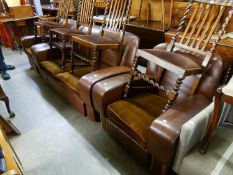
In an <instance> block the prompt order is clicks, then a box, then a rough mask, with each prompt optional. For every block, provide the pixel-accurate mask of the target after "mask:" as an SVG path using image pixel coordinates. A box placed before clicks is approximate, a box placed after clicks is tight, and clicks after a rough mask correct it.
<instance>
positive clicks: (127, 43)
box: [100, 30, 139, 68]
mask: <svg viewBox="0 0 233 175" xmlns="http://www.w3.org/2000/svg"><path fill="white" fill-rule="evenodd" d="M105 36H107V37H109V38H111V39H115V40H117V39H118V38H119V37H120V33H112V32H108V31H107V30H106V31H105ZM138 46H139V38H138V37H137V36H136V35H134V34H132V33H128V32H126V33H125V38H124V43H123V46H122V54H121V65H124V66H128V67H131V66H132V65H133V60H134V58H135V54H136V51H137V48H138ZM118 53H119V50H104V51H102V53H101V56H100V68H103V67H109V66H116V64H117V62H116V60H117V56H118Z"/></svg>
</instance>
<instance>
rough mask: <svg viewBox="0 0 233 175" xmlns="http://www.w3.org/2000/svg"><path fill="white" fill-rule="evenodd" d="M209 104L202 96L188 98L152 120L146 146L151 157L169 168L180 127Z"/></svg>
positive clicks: (208, 100) (209, 101)
mask: <svg viewBox="0 0 233 175" xmlns="http://www.w3.org/2000/svg"><path fill="white" fill-rule="evenodd" d="M209 88H210V87H209ZM210 103H211V100H210V99H208V98H206V97H204V96H202V95H195V96H192V97H188V98H186V99H185V100H184V101H183V102H181V103H179V104H177V105H175V106H174V107H173V108H172V109H170V110H168V111H167V112H165V113H163V114H162V115H160V116H159V117H158V118H157V119H156V120H154V121H153V123H152V124H151V126H150V131H149V133H148V144H147V149H148V150H149V152H150V153H151V154H152V155H153V157H154V158H155V159H157V160H159V161H160V162H161V163H164V164H166V165H168V166H171V165H172V162H173V158H174V154H175V150H176V143H177V138H178V137H179V133H180V129H181V127H182V125H183V124H184V123H185V122H186V121H188V120H189V119H191V118H192V117H194V116H195V115H196V114H197V113H199V112H200V111H201V110H202V109H204V108H205V107H206V106H208V105H209V104H210Z"/></svg>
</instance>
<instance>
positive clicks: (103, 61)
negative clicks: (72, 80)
mask: <svg viewBox="0 0 233 175" xmlns="http://www.w3.org/2000/svg"><path fill="white" fill-rule="evenodd" d="M110 34H111V35H112V36H111V37H115V38H118V37H119V36H117V35H116V34H114V35H113V34H112V33H111V32H110V33H108V32H107V31H106V32H105V35H106V36H108V35H110ZM138 46H139V38H138V37H137V36H135V35H133V34H131V33H128V32H126V34H125V39H124V44H123V53H122V61H121V66H114V64H115V62H114V58H116V56H117V51H115V50H104V51H103V52H102V54H101V57H100V68H101V69H100V70H97V71H95V72H94V73H93V74H90V75H86V76H83V77H82V78H81V80H80V86H81V87H82V88H81V91H82V93H81V97H80V98H81V99H82V100H83V101H84V102H85V103H86V104H88V105H90V104H91V96H90V93H89V92H90V89H91V88H92V87H93V86H94V84H95V83H97V82H98V81H101V80H104V79H107V78H109V77H112V76H116V75H120V74H125V73H129V72H130V67H131V66H132V65H133V61H134V58H135V54H136V51H137V48H138ZM109 66H114V67H109ZM106 67H107V68H106ZM92 75H95V76H93V77H92ZM90 77H91V78H90Z"/></svg>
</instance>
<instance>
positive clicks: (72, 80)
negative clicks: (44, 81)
mask: <svg viewBox="0 0 233 175" xmlns="http://www.w3.org/2000/svg"><path fill="white" fill-rule="evenodd" d="M91 70H92V69H91V67H89V66H87V67H83V68H79V69H77V68H76V70H75V71H74V73H73V74H72V73H70V72H64V73H60V74H57V75H56V78H57V79H59V80H60V81H61V82H62V83H63V84H64V85H65V86H66V87H68V88H69V89H71V90H72V91H74V92H75V93H77V94H78V95H79V93H80V91H79V85H78V84H79V80H80V78H81V77H82V76H84V75H86V74H88V73H90V72H91Z"/></svg>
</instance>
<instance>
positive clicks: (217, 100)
mask: <svg viewBox="0 0 233 175" xmlns="http://www.w3.org/2000/svg"><path fill="white" fill-rule="evenodd" d="M221 98H222V91H221V89H218V90H217V94H216V95H215V99H214V111H213V114H212V116H211V120H210V125H209V127H208V131H207V133H206V136H205V138H204V139H203V142H202V144H201V146H200V149H199V152H200V153H201V154H205V153H206V150H207V148H208V146H209V144H210V141H211V138H212V136H213V133H214V131H215V129H216V127H217V125H218V121H219V118H220V114H221V113H220V112H221V110H220V108H221V107H220V106H221Z"/></svg>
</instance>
